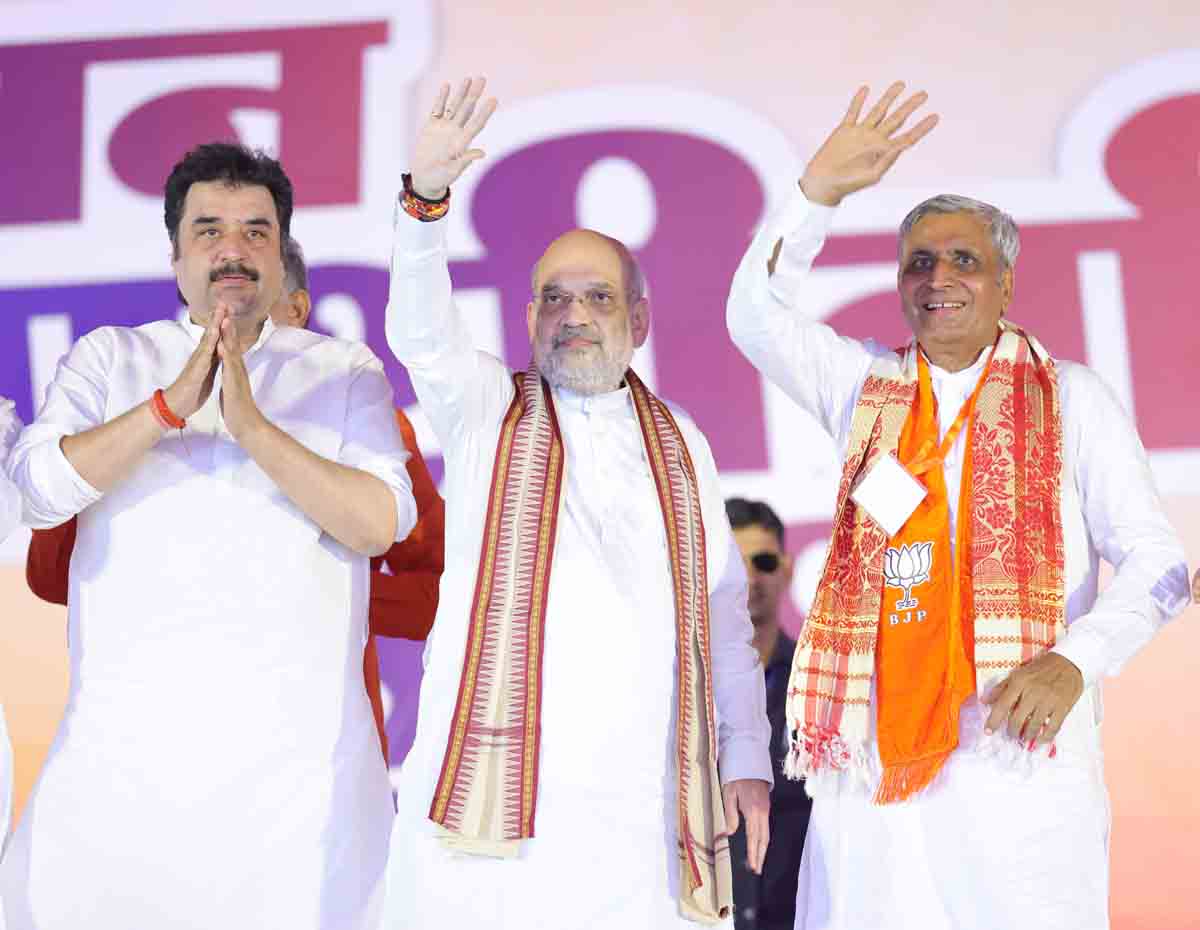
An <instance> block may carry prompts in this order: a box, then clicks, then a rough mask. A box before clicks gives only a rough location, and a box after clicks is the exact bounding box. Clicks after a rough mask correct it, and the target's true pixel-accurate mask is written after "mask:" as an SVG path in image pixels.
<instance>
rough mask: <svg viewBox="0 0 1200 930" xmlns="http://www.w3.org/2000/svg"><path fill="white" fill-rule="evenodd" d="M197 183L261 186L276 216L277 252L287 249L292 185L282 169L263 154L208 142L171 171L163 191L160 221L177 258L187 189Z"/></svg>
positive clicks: (227, 143) (272, 159)
mask: <svg viewBox="0 0 1200 930" xmlns="http://www.w3.org/2000/svg"><path fill="white" fill-rule="evenodd" d="M198 181H227V182H228V183H229V184H231V185H234V186H240V185H242V184H251V185H260V186H262V187H265V188H266V189H267V190H268V191H270V192H271V199H272V200H274V201H275V212H276V213H277V214H279V232H280V248H281V249H282V248H286V246H287V241H288V237H289V236H290V235H291V229H292V182H291V181H290V180H288V176H287V175H286V174H285V173H284V171H283V166H282V165H280V164H279V162H277V161H276V160H275V159H274V158H271V157H270V156H269V155H267V154H266V153H265V152H263V151H261V150H260V151H252V150H251V149H249V148H247V147H246V146H244V145H234V144H232V143H229V142H208V143H206V144H204V145H198V146H196V147H195V148H194V149H192V150H191V151H190V152H188V153H187V154H186V155H184V156H183V160H182V161H180V162H179V163H178V164H176V165H175V167H174V168H172V169H171V174H170V175H169V176H168V177H167V183H166V187H165V188H164V190H163V220H164V222H165V223H166V224H167V235H169V236H170V237H171V246H172V248H173V250H174V254H175V256H176V257H178V256H179V223H180V221H181V220H182V219H183V202H184V200H185V199H186V198H187V192H188V188H190V187H191V186H192V185H193V184H195V183H196V182H198Z"/></svg>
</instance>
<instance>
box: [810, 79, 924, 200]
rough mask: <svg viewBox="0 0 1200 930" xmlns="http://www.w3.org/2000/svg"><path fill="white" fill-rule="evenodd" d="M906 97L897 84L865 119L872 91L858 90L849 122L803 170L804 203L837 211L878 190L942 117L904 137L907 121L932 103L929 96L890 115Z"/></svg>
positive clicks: (911, 100)
mask: <svg viewBox="0 0 1200 930" xmlns="http://www.w3.org/2000/svg"><path fill="white" fill-rule="evenodd" d="M903 91H904V84H902V83H901V82H899V81H897V82H896V83H895V84H893V85H892V86H891V87H889V88H888V89H887V91H886V92H885V93H884V95H883V96H882V97H880V98H879V102H878V103H876V104H875V106H873V107H871V109H870V111H869V112H868V113H867V115H866V116H862V115H861V114H862V108H863V106H864V105H865V104H866V102H867V95H868V93H869V92H870V90H869V88H867V87H860V88H859V89H858V92H857V93H856V94H855V95H854V99H853V100H851V101H850V108H849V109H848V110H846V115H845V117H844V118H843V119H842V121H841V123H839V124H838V126H837V128H836V129H834V130H833V132H832V133H830V135H829V138H828V139H826V140H825V142H824V144H823V145H822V146H821V147H820V148H819V149H817V154H815V155H814V156H813V157H812V160H811V161H810V162H809V163H808V167H807V168H806V169H805V170H804V177H803V178H801V179H800V188H801V190H803V191H804V196H805V197H807V198H808V199H809V200H811V201H813V202H815V203H821V204H824V205H825V206H827V207H833V206H837V204H839V203H841V201H842V198H843V197H845V196H846V195H847V194H853V193H854V192H855V191H858V190H862V189H863V188H864V187H870V186H871V185H872V184H875V183H876V182H877V181H878V180H879V179H880V178H882V177H883V176H884V175H885V174H886V173H887V171H888V169H889V168H891V167H892V165H894V164H895V163H896V159H897V158H899V157H900V156H901V154H902V153H903V152H904V151H905V150H907V149H910V148H912V147H913V146H914V145H916V143H917V142H919V141H920V140H921V139H922V138H924V136H925V135H926V133H928V132H929V131H930V130H931V129H933V127H934V126H936V125H937V122H938V118H937V116H936V115H930V116H926V117H925V118H924V119H923V120H921V121H920V122H919V123H917V125H915V126H913V127H912V129H910V130H908V131H907V132H903V133H902V132H900V130H901V129H902V128H903V127H904V124H905V122H906V121H907V120H908V118H909V117H910V116H912V114H913V113H914V112H915V111H916V110H917V108H918V107H920V106H921V104H923V103H924V102H925V101H926V100H927V99H929V97H928V95H927V94H926V93H925V92H924V91H922V92H921V93H918V94H913V95H912V96H911V97H909V98H908V99H907V100H906V101H904V103H902V104H901V105H900V106H899V107H897V108H896V109H895V110H894V111H893V112H890V113H889V112H888V111H889V110H891V108H892V105H893V104H894V103H895V102H896V100H897V99H898V98H899V97H900V94H901V93H902V92H903ZM897 133H899V135H897Z"/></svg>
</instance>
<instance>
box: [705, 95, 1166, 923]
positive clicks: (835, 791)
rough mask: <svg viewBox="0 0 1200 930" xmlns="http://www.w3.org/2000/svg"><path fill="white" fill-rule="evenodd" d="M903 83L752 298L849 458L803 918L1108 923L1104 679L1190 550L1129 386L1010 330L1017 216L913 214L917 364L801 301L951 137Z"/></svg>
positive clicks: (827, 595) (750, 303)
mask: <svg viewBox="0 0 1200 930" xmlns="http://www.w3.org/2000/svg"><path fill="white" fill-rule="evenodd" d="M902 90H903V86H902V85H899V84H896V85H893V86H892V87H891V88H889V90H888V91H887V93H886V94H885V95H884V96H883V98H882V99H881V100H880V101H879V102H878V103H876V104H875V106H873V107H872V108H870V109H869V110H867V111H866V112H865V113H864V106H865V102H866V97H867V90H866V88H862V89H861V90H860V91H859V92H858V93H857V94H856V95H855V97H854V100H853V102H852V103H851V105H850V108H849V110H848V112H847V114H846V116H845V118H844V120H843V121H842V123H841V124H840V125H839V126H838V127H837V128H836V129H835V130H834V131H833V133H832V134H831V135H830V136H829V138H828V139H827V140H826V142H825V143H824V145H823V146H822V147H821V148H820V150H818V152H817V154H816V155H815V156H813V159H812V161H811V162H810V163H809V164H808V167H807V169H806V170H805V173H804V176H803V178H802V180H801V181H800V185H799V187H798V189H796V190H795V191H794V192H793V195H792V198H791V200H790V202H789V203H788V204H787V205H786V207H784V209H783V210H782V211H781V213H780V214H779V215H778V216H776V217H775V218H773V219H772V220H771V221H770V222H768V223H767V224H766V225H765V226H764V228H763V229H762V230H761V231H760V232H759V234H758V236H757V237H756V239H755V240H754V242H753V244H752V245H751V247H750V250H749V252H748V253H747V255H746V257H745V259H744V260H743V262H742V264H741V267H740V268H739V269H738V272H737V275H736V277H735V279H734V283H733V288H732V292H731V294H730V298H729V307H728V314H729V316H728V321H729V329H730V332H731V334H732V335H733V339H734V341H735V342H736V343H737V345H738V346H739V347H740V348H741V349H742V351H743V352H745V353H746V355H747V357H749V358H750V360H751V361H752V362H753V363H754V364H755V365H756V366H757V367H758V368H759V369H760V370H761V371H762V372H763V373H764V374H765V375H766V376H767V377H768V378H770V379H771V380H772V381H773V382H775V383H776V384H777V385H779V387H780V388H782V389H783V390H784V391H785V392H786V393H787V394H788V395H789V396H790V397H791V398H792V399H793V400H795V401H796V403H797V404H799V405H800V406H801V407H802V408H803V409H804V410H806V411H808V413H810V414H811V415H812V416H814V417H815V418H816V419H817V420H818V421H819V422H820V423H821V424H822V426H824V428H825V429H826V430H828V432H829V433H830V434H831V435H832V436H833V437H834V439H835V441H836V442H837V443H838V445H839V447H840V449H841V451H842V453H843V455H844V457H845V465H844V468H843V473H842V481H841V486H840V489H839V493H838V498H837V502H836V506H835V511H834V521H833V523H834V526H833V536H832V540H831V542H830V548H829V554H828V556H827V560H826V565H825V569H824V574H823V577H822V580H821V582H820V585H819V587H818V591H817V595H816V598H815V600H814V603H813V607H812V610H811V612H810V614H809V616H808V618H807V619H806V622H805V625H804V628H803V630H802V632H801V636H800V639H799V642H798V644H797V648H796V653H795V658H794V662H793V665H792V677H791V683H790V686H789V705H788V724H789V729H790V734H791V740H792V747H791V750H790V755H789V759H788V765H787V769H788V773H789V774H790V775H800V774H804V775H806V776H807V783H808V786H809V790H810V791H811V792H812V793H813V794H814V796H815V801H814V806H813V812H812V820H811V822H810V825H809V830H808V837H807V841H806V846H805V853H804V861H803V864H802V866H801V873H800V883H799V891H798V896H797V910H796V927H797V928H798V930H818V928H819V930H834V928H837V930H851V928H852V930H867V928H873V930H874V928H908V927H914V928H915V927H920V928H922V930H935V928H936V930H951V928H963V927H971V928H975V930H989V928H994V930H1011V928H1013V927H1023V928H1030V930H1050V928H1059V927H1072V928H1076V930H1100V928H1105V927H1107V926H1108V914H1107V911H1108V908H1107V882H1108V848H1107V847H1108V813H1107V799H1106V794H1105V788H1104V782H1103V777H1102V772H1101V765H1100V736H1099V729H1098V726H1099V721H1100V703H1099V683H1100V681H1101V679H1102V678H1103V677H1104V676H1105V675H1111V674H1114V673H1115V672H1116V671H1118V670H1119V669H1120V668H1121V666H1122V665H1123V664H1124V663H1125V662H1126V661H1128V660H1129V659H1130V658H1131V657H1132V656H1133V654H1134V653H1135V652H1137V650H1138V649H1139V648H1141V647H1142V646H1143V645H1145V643H1146V642H1147V641H1148V640H1149V639H1150V637H1151V636H1152V635H1153V634H1154V632H1155V630H1157V629H1158V628H1159V626H1161V625H1162V624H1163V623H1164V622H1165V621H1167V620H1168V619H1169V618H1170V617H1172V616H1173V615H1174V614H1176V613H1178V612H1179V611H1180V610H1182V608H1183V606H1184V605H1185V604H1186V603H1187V600H1188V591H1187V578H1188V576H1187V568H1186V566H1185V565H1184V556H1183V550H1182V547H1181V545H1180V543H1179V541H1178V539H1177V538H1176V536H1175V534H1174V532H1173V531H1172V529H1171V527H1170V526H1169V524H1168V523H1167V520H1166V519H1165V517H1164V516H1163V512H1162V508H1161V506H1160V502H1159V499H1158V495H1157V494H1156V492H1155V489H1154V486H1153V483H1152V481H1151V477H1150V469H1149V467H1148V464H1147V461H1146V454H1145V451H1144V450H1143V448H1142V446H1141V443H1140V442H1139V441H1138V437H1137V433H1136V431H1135V429H1134V426H1133V424H1132V423H1131V422H1130V419H1129V416H1128V414H1127V413H1126V412H1125V411H1124V410H1122V409H1121V407H1120V405H1119V404H1118V403H1117V402H1116V400H1115V399H1114V397H1113V394H1112V392H1111V391H1110V390H1109V389H1108V388H1107V387H1106V386H1105V384H1104V382H1103V381H1102V380H1101V378H1100V377H1099V376H1098V375H1097V374H1096V373H1094V372H1092V371H1090V370H1089V369H1087V368H1084V367H1083V366H1082V365H1077V364H1074V363H1071V362H1065V361H1058V360H1055V359H1053V358H1052V357H1051V356H1050V355H1049V354H1048V352H1047V351H1046V349H1045V348H1043V347H1042V346H1041V344H1039V343H1038V341H1037V340H1036V339H1035V338H1034V337H1033V336H1032V335H1030V334H1028V333H1026V332H1025V331H1024V330H1022V329H1020V328H1018V327H1017V326H1015V325H1013V324H1011V323H1009V322H1008V321H1007V318H1006V313H1007V310H1008V308H1009V304H1010V301H1011V300H1012V297H1013V281H1014V278H1013V265H1014V262H1015V260H1016V257H1017V251H1018V236H1017V229H1016V226H1015V224H1014V223H1013V221H1012V220H1011V218H1009V217H1008V216H1007V215H1006V214H1004V213H1002V212H1001V211H999V210H997V209H996V208H995V207H992V206H989V205H988V204H985V203H981V202H979V201H976V200H971V199H969V198H965V197H958V196H951V195H942V196H939V197H935V198H932V199H931V200H927V201H925V202H924V203H922V204H919V205H918V206H917V207H916V208H915V209H914V210H913V211H912V212H911V213H909V215H908V217H907V218H906V219H905V220H904V223H903V224H902V226H901V228H900V250H899V251H900V255H899V259H900V264H899V272H898V277H897V284H898V288H899V292H900V304H901V307H902V312H903V314H904V317H905V320H906V321H907V322H908V324H909V326H910V328H911V329H912V333H913V340H912V341H911V342H910V343H909V344H908V345H907V346H906V347H904V348H903V349H900V350H897V351H892V350H890V349H888V348H886V347H883V346H880V345H878V344H875V343H871V342H867V343H859V342H856V341H854V340H851V339H845V338H841V337H839V336H838V335H837V334H836V333H835V332H834V331H833V330H832V329H830V328H829V327H828V326H825V325H823V324H820V323H818V322H816V321H815V320H812V319H809V318H807V317H806V316H805V315H804V312H803V310H802V309H801V308H800V307H799V306H798V305H799V303H800V299H801V293H802V291H801V285H802V283H803V281H804V278H805V275H806V274H807V272H808V270H809V268H810V266H811V264H812V261H813V259H814V257H815V256H816V254H817V253H818V252H819V251H820V248H821V245H822V242H823V241H824V238H825V234H826V230H827V229H828V226H829V222H830V217H831V216H832V214H833V209H834V207H835V206H836V205H837V204H838V203H839V202H840V201H841V200H842V198H844V197H845V196H847V195H848V194H850V193H853V192H854V191H857V190H859V189H861V188H864V187H868V186H870V185H872V184H874V183H875V182H876V181H878V180H879V178H880V177H881V176H882V175H883V174H884V173H885V172H886V171H887V170H888V168H890V167H891V165H892V164H893V163H894V162H895V160H896V159H897V158H898V157H899V156H900V154H901V153H902V152H903V151H904V150H905V149H906V148H908V147H909V146H911V145H913V144H914V143H915V142H917V141H918V140H919V139H920V138H921V137H922V136H924V135H925V134H926V133H927V132H929V131H930V130H931V129H932V128H933V125H934V123H935V122H936V117H927V118H925V119H924V120H922V121H921V122H919V123H917V124H916V125H915V126H914V127H913V128H911V129H909V130H908V131H904V127H905V125H906V123H907V121H908V120H909V118H910V117H912V115H913V114H914V112H915V111H916V110H917V109H918V108H919V107H920V105H921V104H922V103H923V102H924V100H925V96H924V94H918V95H915V96H913V97H911V98H909V99H908V100H907V101H905V102H904V103H903V104H901V105H899V106H896V102H897V100H898V99H899V96H900V94H901V92H902ZM1017 306H1018V307H1019V304H1017ZM1035 322H1036V321H1035ZM1102 559H1103V560H1104V561H1107V562H1109V563H1110V564H1112V565H1113V566H1115V568H1116V573H1115V577H1114V578H1113V580H1112V581H1111V583H1110V584H1109V585H1108V587H1107V588H1106V589H1105V590H1104V591H1103V592H1102V593H1098V569H1099V563H1100V561H1101V560H1102Z"/></svg>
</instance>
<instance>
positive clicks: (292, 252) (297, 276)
mask: <svg viewBox="0 0 1200 930" xmlns="http://www.w3.org/2000/svg"><path fill="white" fill-rule="evenodd" d="M283 286H284V287H285V288H287V292H288V293H289V294H294V293H295V292H296V291H307V290H308V266H307V265H306V264H305V263H304V250H303V249H302V248H300V243H299V242H297V241H296V240H295V239H294V238H293V237H291V236H288V237H287V240H286V241H285V243H284V246H283Z"/></svg>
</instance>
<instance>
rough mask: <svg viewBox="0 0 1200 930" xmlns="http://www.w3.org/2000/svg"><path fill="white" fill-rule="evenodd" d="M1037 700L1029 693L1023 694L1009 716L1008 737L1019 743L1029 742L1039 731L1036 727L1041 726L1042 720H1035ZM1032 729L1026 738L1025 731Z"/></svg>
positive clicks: (1023, 692)
mask: <svg viewBox="0 0 1200 930" xmlns="http://www.w3.org/2000/svg"><path fill="white" fill-rule="evenodd" d="M1037 705H1038V702H1037V699H1036V697H1035V696H1034V695H1033V694H1031V693H1030V692H1029V691H1022V692H1021V699H1020V700H1019V701H1017V702H1016V704H1015V705H1014V706H1013V709H1012V710H1011V711H1009V714H1008V735H1009V736H1010V737H1012V738H1013V739H1014V740H1016V741H1017V742H1028V740H1029V739H1031V738H1032V737H1033V736H1034V735H1036V733H1037V730H1036V729H1033V728H1035V727H1039V726H1041V723H1042V719H1044V716H1043V718H1041V719H1035V716H1034V715H1035V713H1036V711H1037ZM1026 727H1029V728H1030V733H1029V736H1028V737H1026V735H1025V729H1026Z"/></svg>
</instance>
